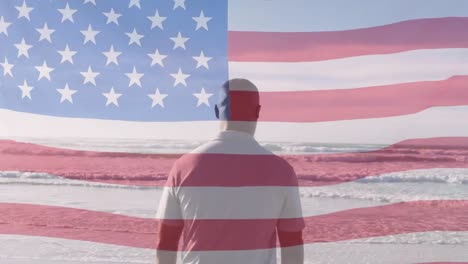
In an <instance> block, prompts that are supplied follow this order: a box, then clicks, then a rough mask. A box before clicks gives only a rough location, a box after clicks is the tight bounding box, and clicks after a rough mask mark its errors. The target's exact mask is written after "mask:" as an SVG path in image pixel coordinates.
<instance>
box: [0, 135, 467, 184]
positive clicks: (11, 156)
mask: <svg viewBox="0 0 468 264" xmlns="http://www.w3.org/2000/svg"><path fill="white" fill-rule="evenodd" d="M467 149H468V137H462V138H455V137H454V138H432V139H416V140H407V141H403V142H400V143H398V144H395V145H392V146H390V147H387V148H383V149H380V150H376V151H369V152H360V153H342V154H308V155H284V156H282V158H283V159H284V160H286V161H287V162H288V163H289V164H290V165H291V166H292V167H293V168H294V170H295V171H296V174H297V175H298V179H299V185H301V186H321V185H331V184H338V183H343V182H348V181H353V180H357V179H360V178H363V177H367V176H373V175H379V174H384V173H390V172H398V171H406V170H416V169H431V168H468V151H467ZM0 155H1V159H0V171H23V172H44V173H49V174H53V175H59V176H62V177H65V178H69V179H76V180H85V181H95V182H104V183H116V184H124V185H139V186H164V185H165V182H166V178H167V175H168V172H169V171H170V169H171V167H172V166H173V164H174V162H175V160H176V159H178V158H179V157H180V155H160V154H131V153H109V152H92V151H74V150H66V149H58V148H52V147H44V146H39V145H35V144H28V143H18V142H14V141H0ZM200 157H203V159H205V160H208V161H209V162H208V163H209V164H210V166H206V167H205V170H206V171H205V172H204V173H203V175H204V177H200V178H198V179H197V178H196V177H194V178H192V179H191V180H190V181H184V185H185V186H226V187H229V186H295V184H296V183H294V182H290V181H285V180H284V178H283V177H280V176H279V177H267V176H266V175H270V174H271V170H270V171H269V170H268V168H270V167H271V168H277V166H276V164H277V161H278V160H277V158H274V157H272V156H265V155H228V154H187V155H185V157H184V161H185V162H196V161H197V160H198V159H199V158H200ZM272 163H274V164H275V166H271V164H272ZM238 164H244V167H248V168H256V169H257V168H263V169H262V172H264V173H258V172H259V171H258V170H256V169H255V170H250V171H251V172H250V173H249V174H245V175H244V177H240V176H239V175H235V172H236V171H237V169H238V167H239V166H238ZM363 168H365V169H363ZM220 172H222V174H225V175H226V177H223V178H221V177H218V176H219V174H220ZM230 174H232V175H231V176H230V177H229V175H230ZM266 178H268V180H266ZM169 184H170V183H169Z"/></svg>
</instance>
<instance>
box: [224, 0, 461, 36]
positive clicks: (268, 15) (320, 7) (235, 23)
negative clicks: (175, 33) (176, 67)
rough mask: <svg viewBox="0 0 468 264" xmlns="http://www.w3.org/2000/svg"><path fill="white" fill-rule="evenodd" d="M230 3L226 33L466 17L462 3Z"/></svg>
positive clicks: (332, 0)
mask: <svg viewBox="0 0 468 264" xmlns="http://www.w3.org/2000/svg"><path fill="white" fill-rule="evenodd" d="M228 3H229V9H228V10H229V26H228V28H229V30H237V31H270V32H281V31H286V32H288V31H290V32H298V31H304V32H307V31H335V30H349V29H357V28H365V27H373V26H380V25H385V24H390V23H395V22H400V21H405V20H411V19H421V18H440V17H463V16H468V2H467V1H464V0H450V1H446V0H411V1H407V0H384V1H374V0H353V1H343V0H314V1H310V0H289V1H288V2H287V3H286V2H283V1H275V0H273V1H260V0H235V1H228Z"/></svg>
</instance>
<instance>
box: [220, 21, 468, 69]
mask: <svg viewBox="0 0 468 264" xmlns="http://www.w3.org/2000/svg"><path fill="white" fill-rule="evenodd" d="M466 28H468V18H467V17H457V18H453V17H452V18H432V19H418V20H410V21H405V22H400V23H395V24H390V25H385V26H379V27H372V28H365V29H356V30H347V31H334V32H241V31H230V32H229V60H230V61H243V62H299V61H320V60H330V59H339V58H345V57H352V56H360V55H370V54H389V53H396V52H403V51H409V50H416V49H437V48H466V47H468V35H467V34H466Z"/></svg>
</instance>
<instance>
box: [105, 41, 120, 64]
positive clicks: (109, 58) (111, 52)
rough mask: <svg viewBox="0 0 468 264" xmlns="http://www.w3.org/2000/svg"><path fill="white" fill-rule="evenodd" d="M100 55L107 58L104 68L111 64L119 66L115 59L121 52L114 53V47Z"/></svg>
mask: <svg viewBox="0 0 468 264" xmlns="http://www.w3.org/2000/svg"><path fill="white" fill-rule="evenodd" d="M102 54H104V56H106V57H107V61H106V66H107V65H109V64H111V63H114V64H115V65H119V62H118V61H117V57H118V56H120V54H122V52H117V51H115V50H114V45H111V47H110V50H109V51H107V52H103V53H102Z"/></svg>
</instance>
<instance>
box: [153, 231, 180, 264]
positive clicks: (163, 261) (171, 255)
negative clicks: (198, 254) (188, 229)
mask: <svg viewBox="0 0 468 264" xmlns="http://www.w3.org/2000/svg"><path fill="white" fill-rule="evenodd" d="M182 229H183V226H181V225H180V226H179V225H167V224H164V223H161V224H160V225H159V230H158V241H157V245H156V248H157V250H156V264H176V262H177V249H178V246H179V239H180V236H181V234H182Z"/></svg>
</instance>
